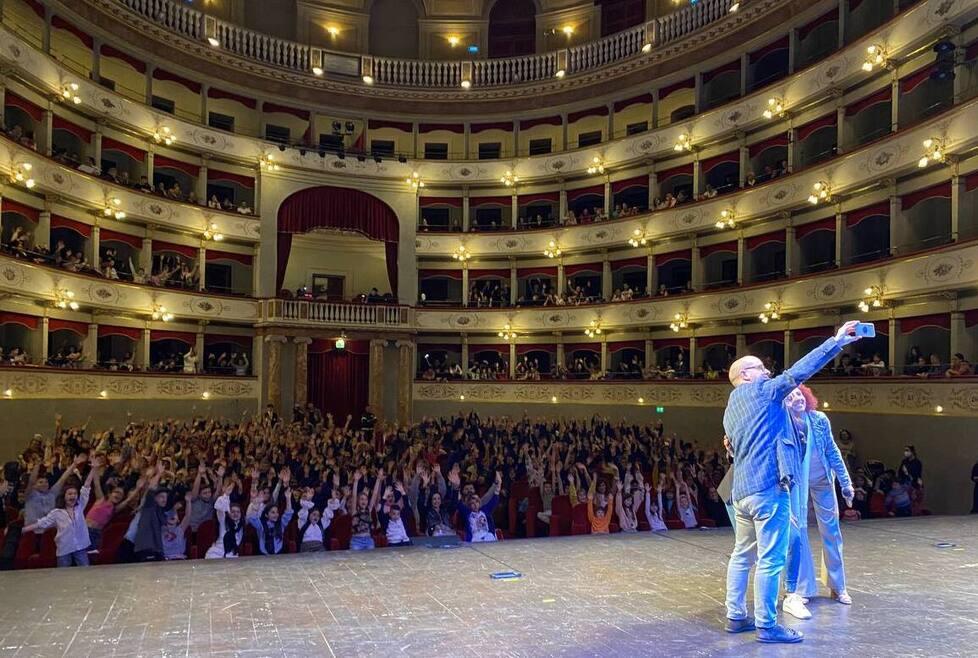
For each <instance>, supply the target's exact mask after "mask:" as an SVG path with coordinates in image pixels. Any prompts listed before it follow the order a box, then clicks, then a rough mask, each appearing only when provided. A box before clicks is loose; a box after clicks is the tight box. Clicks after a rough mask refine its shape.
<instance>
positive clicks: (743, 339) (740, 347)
mask: <svg viewBox="0 0 978 658" xmlns="http://www.w3.org/2000/svg"><path fill="white" fill-rule="evenodd" d="M746 354H747V336H745V335H744V334H742V333H738V334H737V358H740V357H742V356H744V355H746Z"/></svg>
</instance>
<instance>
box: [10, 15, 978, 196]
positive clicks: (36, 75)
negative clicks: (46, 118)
mask: <svg viewBox="0 0 978 658" xmlns="http://www.w3.org/2000/svg"><path fill="white" fill-rule="evenodd" d="M113 4H115V3H113ZM782 4H784V5H789V4H792V3H782ZM976 13H978V7H974V6H972V5H970V4H969V3H953V4H952V5H951V6H950V7H944V6H943V4H942V3H939V2H933V1H932V2H922V3H920V4H918V5H917V6H915V7H913V8H911V9H909V10H907V11H905V12H903V13H901V14H899V15H898V16H896V17H895V18H894V19H893V20H891V21H890V22H888V23H887V24H886V25H884V26H883V27H881V28H879V29H877V30H876V31H874V32H873V33H871V34H869V35H867V36H865V37H863V38H862V39H860V40H859V41H857V42H856V43H853V44H851V45H849V46H847V47H846V48H845V49H843V50H840V51H838V52H836V53H835V54H833V55H832V56H830V57H828V58H827V59H825V60H823V61H820V62H818V63H817V64H815V65H812V66H810V67H808V68H806V69H804V70H803V71H800V72H798V73H796V74H794V75H792V76H790V77H788V78H786V79H784V80H783V81H780V82H778V83H776V84H775V85H772V86H771V87H769V88H767V89H765V90H764V91H761V92H757V93H754V94H752V95H749V96H745V97H742V98H738V99H736V100H734V101H733V102H731V103H728V104H726V105H723V106H721V107H718V108H716V109H714V110H710V111H707V112H703V113H700V114H698V115H696V116H694V117H691V118H690V119H689V120H686V121H681V122H678V123H675V124H670V125H668V126H665V127H662V128H657V129H653V130H650V131H648V132H645V133H642V134H638V135H633V136H631V137H625V138H621V139H616V140H613V141H610V142H606V143H604V144H602V145H600V146H596V147H589V148H583V149H578V150H575V151H569V152H566V153H556V154H549V155H545V156H532V157H525V158H519V159H516V160H512V161H507V160H498V161H488V160H479V161H464V160H458V161H451V162H449V163H446V162H444V161H440V162H432V161H425V160H414V159H405V160H406V161H404V162H399V161H398V160H397V159H390V158H388V159H383V160H382V161H381V162H376V161H374V160H373V159H371V158H365V159H364V160H363V161H360V160H359V159H357V158H346V159H340V158H339V157H338V156H337V155H335V154H332V153H328V154H325V157H320V156H319V154H318V153H316V151H315V149H311V150H300V149H294V148H292V149H285V151H284V152H281V153H280V152H278V150H277V149H278V144H274V143H271V142H268V141H265V140H260V139H256V138H252V137H246V136H242V135H236V134H233V133H228V132H224V131H219V130H214V129H211V128H208V127H204V126H202V125H201V124H199V123H195V122H192V121H186V120H183V119H180V118H177V117H174V116H173V115H170V114H166V113H163V112H159V111H156V110H154V109H152V108H150V107H148V106H147V105H145V104H143V103H139V102H136V101H133V100H131V99H128V98H126V97H124V96H122V95H120V94H117V93H115V92H113V91H110V90H109V89H106V88H105V87H102V86H101V85H98V84H96V83H94V82H92V81H89V80H87V79H84V78H81V77H80V76H78V75H77V74H75V73H73V72H71V71H70V70H68V69H67V68H65V67H64V66H62V65H60V64H59V63H58V62H57V61H56V60H54V59H53V58H50V57H48V56H45V55H43V54H40V53H38V52H37V51H36V50H35V49H34V48H33V47H32V46H30V45H29V44H28V43H27V42H26V41H24V40H23V39H21V38H20V37H19V36H17V35H15V34H14V33H12V32H11V31H9V30H8V29H6V28H4V29H2V30H0V59H2V60H3V61H4V62H5V63H7V64H8V65H10V66H12V67H14V68H15V69H17V70H18V71H20V72H22V73H23V74H24V75H25V77H26V78H28V79H30V80H32V81H34V83H35V84H37V85H38V86H39V87H40V88H41V89H44V90H47V91H48V92H49V93H52V94H58V93H60V90H61V89H62V88H63V85H64V84H67V83H76V84H78V85H79V91H78V94H79V96H80V97H81V99H82V105H81V106H80V107H81V109H83V110H86V111H90V112H91V113H92V114H93V115H94V116H95V117H97V118H100V119H103V120H105V121H108V122H110V123H112V124H115V125H118V126H120V127H122V128H125V129H127V130H129V131H135V132H138V133H140V134H143V135H146V136H147V138H148V136H150V135H152V134H153V133H154V131H156V130H158V129H159V128H160V126H162V125H166V126H168V127H170V128H171V129H172V130H173V133H174V135H175V136H176V138H177V145H178V146H179V147H181V148H182V147H184V146H189V147H190V148H192V149H195V150H196V151H198V152H201V153H206V154H211V155H214V156H217V157H222V158H226V159H229V160H233V161H238V162H243V163H246V164H248V165H249V166H256V165H257V164H258V162H259V160H260V159H261V158H262V157H263V156H264V155H266V154H268V153H273V152H274V155H275V157H276V159H277V161H278V162H279V163H280V164H282V165H286V166H289V167H298V168H304V169H310V170H316V171H325V172H331V173H337V174H342V175H347V176H348V175H351V174H352V175H355V176H360V177H369V178H384V179H391V180H399V181H403V179H405V178H406V177H409V176H411V174H412V173H413V172H415V171H416V172H418V173H419V175H420V176H421V177H422V179H423V180H424V181H425V182H426V184H427V185H428V186H429V187H431V186H437V185H458V186H461V185H498V182H499V180H500V178H501V177H503V175H504V174H505V173H506V171H507V170H511V171H513V172H514V173H515V174H516V175H518V176H519V177H520V179H521V180H522V181H524V182H528V181H534V180H544V179H551V180H552V179H554V178H558V177H559V178H573V177H577V176H584V175H585V174H586V170H587V167H588V166H589V165H590V164H591V162H592V160H593V158H594V157H596V156H597V157H600V158H601V159H602V160H603V161H604V162H606V163H607V164H608V166H609V167H611V168H612V169H618V168H621V167H623V166H625V165H627V164H629V163H639V162H642V163H647V162H648V161H649V160H651V159H655V158H657V157H659V158H662V157H663V156H670V157H671V156H674V155H675V152H674V145H675V144H676V142H677V140H678V138H679V136H680V135H681V134H686V135H689V136H690V137H691V138H692V140H693V144H694V145H695V146H696V147H697V148H703V147H705V146H707V145H709V144H711V143H715V142H718V141H720V140H721V139H726V138H730V137H733V136H735V135H736V134H737V133H738V131H744V130H747V129H749V128H757V127H761V126H763V125H770V122H769V121H767V120H765V119H764V118H763V112H764V110H765V109H766V108H767V99H768V98H769V97H770V96H771V95H772V94H775V93H776V94H777V95H779V96H780V97H781V98H783V99H784V103H785V106H786V108H787V110H788V111H789V112H791V111H793V108H802V107H805V106H807V105H810V104H811V103H813V102H815V101H817V100H818V99H819V98H828V97H829V96H831V95H833V94H837V93H838V92H839V91H840V90H843V89H847V88H849V87H851V86H853V85H854V84H855V83H856V82H858V81H859V80H860V79H867V77H868V76H867V74H866V73H865V72H864V71H863V70H862V68H861V66H862V63H863V61H864V60H865V52H866V48H867V46H868V45H871V44H875V43H882V42H885V45H886V48H887V55H888V58H889V59H890V60H891V61H898V60H899V59H900V58H901V57H907V56H910V55H912V54H915V53H916V52H917V49H918V48H919V46H920V45H922V44H923V43H925V42H926V41H927V40H928V39H930V38H933V37H935V36H936V35H937V34H938V33H939V32H940V31H941V30H943V29H949V28H952V27H953V26H960V25H961V24H964V23H966V22H967V21H968V20H970V19H971V18H973V16H974V15H975V14H976ZM711 47H712V48H714V49H715V48H716V47H717V46H716V43H715V42H714V43H713V44H712V45H711ZM714 52H715V50H714ZM693 59H694V60H695V59H696V58H693ZM706 59H708V58H701V60H702V61H705V60H706ZM684 61H685V62H688V61H690V60H689V59H685V58H684ZM647 81H648V77H647V76H646V77H645V78H644V79H643V84H644V85H645V87H646V88H647V86H648V82H647ZM616 89H619V90H620V89H622V87H616ZM630 91H631V92H632V93H633V94H634V93H635V90H634V89H632V90H630ZM524 93H525V90H524ZM292 97H293V98H304V96H303V95H298V96H295V95H293V96H292ZM579 98H580V97H579V96H578V97H577V98H575V99H574V101H579ZM332 100H333V101H334V102H335V100H336V99H335V98H333V99H332ZM571 102H572V101H570V100H568V101H566V103H565V104H570V103H571ZM557 105H558V104H557V103H548V104H547V105H546V106H545V107H547V108H548V110H549V111H550V112H551V113H552V112H553V107H555V106H557ZM398 106H399V107H402V108H403V109H404V112H405V113H407V112H409V111H410V108H409V107H407V106H406V105H404V104H403V103H402V102H401V101H400V100H399V101H398ZM511 106H512V103H511V102H510V103H509V107H507V118H509V119H512V116H513V112H512V107H511ZM358 107H359V106H358ZM452 107H455V108H457V109H456V110H455V111H456V113H458V112H461V111H462V110H463V109H465V108H464V106H463V105H462V104H457V103H456V104H453V106H452ZM477 107H478V108H479V109H480V111H481V114H480V119H482V120H488V119H489V118H491V117H490V114H491V112H490V110H488V109H487V107H486V106H485V105H484V104H478V105H477ZM389 108H390V102H389V101H387V106H386V107H385V108H384V109H385V110H388V111H389ZM358 111H362V108H360V110H358ZM531 113H532V112H531ZM427 115H430V111H426V112H424V113H422V114H420V116H427Z"/></svg>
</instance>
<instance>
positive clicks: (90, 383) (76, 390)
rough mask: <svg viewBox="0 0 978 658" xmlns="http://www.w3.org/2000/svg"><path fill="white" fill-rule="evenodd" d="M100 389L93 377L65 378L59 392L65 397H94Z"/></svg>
mask: <svg viewBox="0 0 978 658" xmlns="http://www.w3.org/2000/svg"><path fill="white" fill-rule="evenodd" d="M100 388H101V387H100V386H99V383H98V380H96V379H95V378H94V377H65V378H64V379H62V380H61V392H62V393H64V394H65V395H94V394H95V393H96V392H97V391H98V390H99V389H100Z"/></svg>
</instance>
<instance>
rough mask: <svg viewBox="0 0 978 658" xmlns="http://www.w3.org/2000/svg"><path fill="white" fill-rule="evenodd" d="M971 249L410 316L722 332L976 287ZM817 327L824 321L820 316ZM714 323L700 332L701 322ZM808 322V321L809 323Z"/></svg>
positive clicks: (459, 324)
mask: <svg viewBox="0 0 978 658" xmlns="http://www.w3.org/2000/svg"><path fill="white" fill-rule="evenodd" d="M976 263H978V243H959V244H955V245H953V246H949V247H944V248H941V249H937V250H934V251H931V252H925V253H921V254H918V255H916V256H908V257H905V258H902V259H894V260H888V261H885V262H884V263H879V264H875V265H871V266H863V267H855V268H849V269H846V270H843V271H833V272H822V273H820V274H817V275H812V276H806V277H799V278H793V279H786V280H782V281H778V282H775V283H771V284H767V285H760V286H751V287H748V288H732V289H728V290H722V291H717V292H706V293H700V294H695V295H683V296H670V297H659V298H653V299H645V300H638V301H631V302H614V303H611V304H595V305H587V306H547V307H531V308H512V309H471V308H466V309H453V310H429V309H425V308H418V309H416V311H415V327H416V329H417V330H418V331H419V332H446V333H456V334H457V333H459V332H465V333H470V334H479V333H486V334H493V335H495V334H496V333H497V332H501V331H504V330H506V329H511V330H512V331H515V332H517V333H518V334H526V333H528V332H554V331H561V332H577V333H581V334H583V332H584V330H585V329H587V328H588V327H589V326H590V325H591V323H592V322H593V321H600V323H601V326H602V328H604V329H605V330H609V329H621V330H627V329H633V330H639V329H646V328H649V327H652V326H656V325H658V327H659V328H660V329H661V330H665V331H668V325H669V324H670V323H671V322H672V321H673V319H674V318H675V317H676V315H677V314H684V315H686V317H687V319H688V322H689V324H690V328H691V331H690V330H686V331H684V332H682V333H680V334H678V335H680V336H689V335H713V334H722V333H729V332H730V327H729V326H726V327H725V326H723V325H724V323H727V324H728V325H729V323H731V322H737V321H740V320H744V319H750V318H754V319H756V318H757V316H758V315H759V314H760V313H761V312H762V311H764V305H765V304H767V303H769V302H773V301H780V302H781V309H782V314H783V315H786V316H788V317H793V316H794V317H796V316H798V315H799V314H805V313H811V312H817V311H818V310H819V309H839V308H841V307H846V306H848V307H852V308H854V307H855V306H856V305H857V304H858V303H859V302H860V301H862V300H863V299H864V298H865V297H866V294H865V291H866V289H869V288H872V287H873V286H881V287H882V289H883V290H884V293H885V298H886V299H887V300H888V301H890V302H896V301H898V300H901V299H906V298H911V297H918V296H921V295H926V294H938V293H940V292H942V291H946V290H956V289H966V288H968V287H970V286H974V285H975V284H976V283H978V267H976ZM818 321H821V322H823V323H824V322H825V319H824V318H820V319H818ZM707 323H709V324H717V325H718V326H715V327H712V326H711V327H704V326H703V325H704V324H707ZM809 324H810V323H809Z"/></svg>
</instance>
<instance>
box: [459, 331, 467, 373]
mask: <svg viewBox="0 0 978 658" xmlns="http://www.w3.org/2000/svg"><path fill="white" fill-rule="evenodd" d="M459 365H461V366H462V369H463V370H465V371H466V372H468V369H469V335H468V334H462V363H461V364H459Z"/></svg>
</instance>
